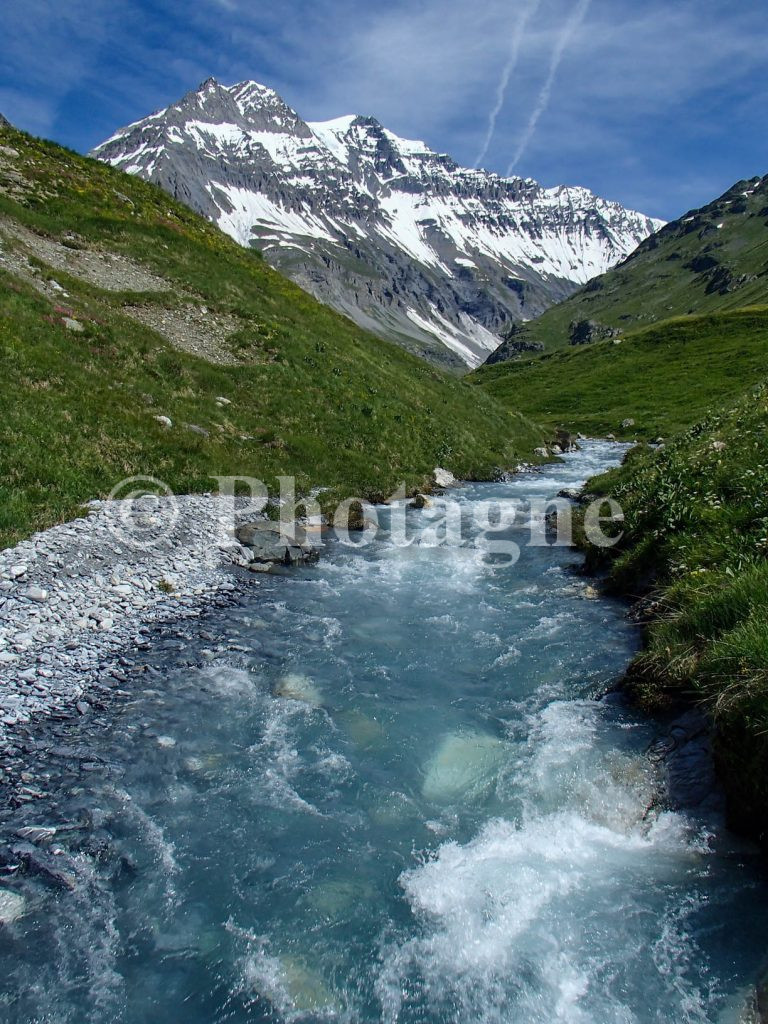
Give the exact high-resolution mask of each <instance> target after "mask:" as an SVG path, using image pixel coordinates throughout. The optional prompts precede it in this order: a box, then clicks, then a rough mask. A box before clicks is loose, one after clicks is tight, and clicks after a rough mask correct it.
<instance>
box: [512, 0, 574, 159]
mask: <svg viewBox="0 0 768 1024" xmlns="http://www.w3.org/2000/svg"><path fill="white" fill-rule="evenodd" d="M591 2H592V0H578V2H577V4H576V6H575V7H574V9H573V11H572V12H571V14H570V17H569V18H568V20H567V21H566V23H565V25H564V26H563V31H562V32H561V33H560V35H559V37H558V39H557V42H556V43H555V48H554V50H553V51H552V57H551V59H550V62H549V71H548V73H547V77H546V80H545V82H544V85H543V86H542V88H541V92H540V93H539V98H538V100H537V102H536V106H535V107H534V108H533V111H532V113H531V116H530V117H529V119H528V124H527V125H526V126H525V130H524V131H523V134H522V137H521V139H520V142H519V143H518V145H517V149H516V150H515V155H514V156H513V158H512V160H511V161H510V164H509V166H508V167H507V177H509V176H510V175H511V174H512V173H513V172H514V170H515V169H516V167H517V166H518V164H519V163H520V161H521V160H522V158H523V156H524V154H525V152H526V150H527V149H528V145H529V143H530V141H531V139H532V138H533V133H534V132H535V131H536V127H537V125H538V123H539V121H540V120H541V118H542V117H543V115H544V114H545V113H546V110H547V108H548V107H549V103H550V100H551V99H552V89H553V87H554V84H555V79H556V78H557V72H558V71H559V70H560V65H561V64H562V62H563V57H564V56H565V52H566V50H567V49H568V46H569V44H570V43H571V41H572V40H573V38H574V36H575V35H576V33H577V32H578V30H579V28H580V26H581V23H582V22H583V21H584V18H585V17H586V15H587V11H588V10H589V7H590V4H591Z"/></svg>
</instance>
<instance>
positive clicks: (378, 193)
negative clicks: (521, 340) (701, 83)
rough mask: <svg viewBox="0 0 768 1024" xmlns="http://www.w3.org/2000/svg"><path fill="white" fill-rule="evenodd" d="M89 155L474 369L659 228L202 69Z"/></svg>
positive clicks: (318, 292)
mask: <svg viewBox="0 0 768 1024" xmlns="http://www.w3.org/2000/svg"><path fill="white" fill-rule="evenodd" d="M94 155H95V156H97V157H99V158H100V159H101V160H104V161H106V162H108V163H110V164H113V165H115V166H116V167H120V168H121V169H122V170H125V171H128V172H129V173H131V174H138V175H141V176H142V177H144V178H146V179H147V180H149V181H152V182H155V183H157V184H158V185H161V186H162V187H163V188H164V189H166V190H167V191H168V192H170V193H171V194H173V195H174V196H176V197H177V198H179V199H181V200H182V201H184V202H185V203H187V204H188V205H189V206H191V207H193V208H194V209H195V210H197V211H198V212H200V213H202V214H204V215H205V216H207V217H209V218H210V219H211V220H213V221H215V222H216V223H217V224H218V225H219V226H220V227H221V228H222V229H223V230H224V231H226V232H227V233H228V234H230V235H231V236H232V237H233V238H235V239H237V241H239V242H240V243H242V244H243V245H246V246H247V245H254V246H256V247H258V248H259V249H260V250H261V251H262V252H263V253H264V256H265V258H266V259H267V260H268V261H269V262H270V263H271V264H272V265H273V266H275V267H277V268H278V269H280V270H282V271H283V272H284V273H285V274H287V275H288V276H289V277H291V278H292V279H293V280H294V281H296V282H298V283H299V284H300V285H302V286H303V287H304V288H306V289H307V290H308V291H310V292H311V293H312V294H314V295H315V296H316V297H317V298H319V299H321V300H322V301H324V302H327V303H328V304H330V305H332V306H334V307H335V308H336V309H338V310H340V311H341V312H343V313H346V314H347V315H348V316H350V317H351V318H352V319H353V320H355V321H357V322H358V323H360V324H361V325H362V326H364V327H367V328H369V329H371V330H373V331H375V332H377V333H378V334H381V335H384V336H386V337H389V338H391V339H393V340H395V341H398V342H400V343H401V344H403V345H405V346H406V347H408V348H410V349H412V350H415V351H419V352H420V353H421V354H423V355H427V356H428V357H430V358H432V359H436V360H438V361H442V362H445V363H454V364H459V365H460V362H461V363H464V364H467V365H470V366H475V365H477V364H478V363H480V362H482V361H483V359H484V358H485V357H486V356H487V355H488V353H489V352H491V351H493V350H494V349H495V348H496V347H497V346H498V344H499V343H500V340H501V339H500V334H501V333H503V332H504V330H505V329H506V328H508V327H509V326H510V324H511V323H512V322H514V321H520V320H527V319H530V318H532V317H535V316H537V315H538V314H540V313H542V312H543V311H544V310H545V309H547V308H548V307H549V306H551V305H552V304H553V303H554V302H556V301H559V300H560V299H563V298H566V297H567V296H568V295H570V294H571V293H572V292H573V291H574V290H575V289H576V288H577V287H578V285H581V284H584V283H585V282H586V281H588V280H589V279H590V278H592V277H595V276H596V275H598V274H602V273H604V272H605V271H606V270H608V269H609V268H610V267H612V266H614V265H615V264H616V263H618V262H619V261H620V260H621V259H623V258H624V257H625V256H626V255H628V253H630V252H631V251H632V250H633V249H635V247H636V246H637V245H638V244H639V243H640V242H641V241H642V240H643V239H644V238H646V237H647V236H648V235H649V234H650V233H651V232H653V231H654V230H656V229H657V228H659V227H660V226H661V224H662V222H660V221H654V220H652V219H651V218H649V217H645V216H643V215H642V214H639V213H634V212H632V211H629V210H625V209H624V208H623V207H622V206H620V205H619V204H618V203H612V202H608V201H606V200H603V199H599V198H598V197H596V196H594V195H593V194H592V193H591V192H589V191H587V190H586V189H584V188H566V187H559V188H552V189H545V188H542V186H540V185H538V184H537V183H536V182H535V181H532V180H531V179H522V178H500V177H499V176H498V175H495V174H489V173H487V172H485V171H473V170H467V169H466V168H463V167H459V166H458V165H457V164H456V163H455V161H453V160H452V159H451V158H450V157H449V156H445V155H443V154H439V153H435V152H433V151H432V150H430V149H429V148H428V147H427V146H426V145H425V144H424V143H423V142H414V141H411V140H407V139H401V138H398V136H396V135H394V134H393V133H392V132H390V131H387V129H386V128H384V127H383V126H382V125H381V124H379V122H378V121H376V120H375V119H374V118H372V117H358V116H352V115H350V116H348V117H340V118H337V119H336V120H333V121H324V122H319V123H307V122H305V121H303V120H302V119H301V118H300V117H299V115H298V114H297V113H296V112H295V111H294V110H291V108H290V107H289V106H287V104H286V103H284V102H283V100H282V99H281V98H280V97H279V96H278V94H277V93H276V92H275V91H274V90H273V89H270V88H268V87H266V86H263V85H259V84H258V83H256V82H242V83H240V84H239V85H235V86H231V87H226V86H222V85H220V84H219V83H218V82H216V81H215V80H214V79H209V80H208V81H207V82H204V83H203V84H202V85H201V86H200V88H199V89H197V90H196V91H194V92H190V93H188V94H187V95H186V96H185V97H184V98H183V99H182V100H180V101H179V102H178V103H175V104H173V105H172V106H170V107H167V108H166V109H165V110H160V111H158V112H157V113H154V114H151V115H150V116H149V117H146V118H144V119H143V120H141V121H138V122H136V123H135V124H132V125H129V126H128V127H127V128H123V129H122V130H121V131H119V132H117V134H115V135H113V136H112V138H110V139H108V140H107V141H106V142H104V143H102V145H100V146H99V147H97V149H96V150H95V151H94Z"/></svg>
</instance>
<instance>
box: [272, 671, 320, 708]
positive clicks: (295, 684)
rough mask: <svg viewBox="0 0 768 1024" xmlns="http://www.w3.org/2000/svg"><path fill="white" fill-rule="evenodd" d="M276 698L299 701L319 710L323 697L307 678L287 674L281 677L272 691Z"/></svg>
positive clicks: (294, 673) (295, 673)
mask: <svg viewBox="0 0 768 1024" xmlns="http://www.w3.org/2000/svg"><path fill="white" fill-rule="evenodd" d="M273 693H274V695H275V696H276V697H283V698H285V699H287V700H299V701H302V702H303V703H305V704H311V705H312V707H316V708H319V707H321V706H322V703H323V695H322V693H321V692H320V690H319V689H318V688H317V687H316V686H315V684H314V683H313V682H312V680H311V679H310V678H309V676H305V675H302V674H301V673H299V672H289V673H287V674H286V675H284V676H281V677H280V679H278V681H277V683H276V684H275V688H274V691H273Z"/></svg>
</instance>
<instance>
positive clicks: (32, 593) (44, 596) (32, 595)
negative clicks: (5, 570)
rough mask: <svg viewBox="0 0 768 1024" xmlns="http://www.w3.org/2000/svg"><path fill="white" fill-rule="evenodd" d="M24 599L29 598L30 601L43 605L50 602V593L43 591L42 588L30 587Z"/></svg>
mask: <svg viewBox="0 0 768 1024" xmlns="http://www.w3.org/2000/svg"><path fill="white" fill-rule="evenodd" d="M24 597H27V598H29V600H30V601H37V602H38V603H39V604H42V603H43V602H44V601H47V600H48V591H47V590H43V588H42V587H30V588H29V589H28V590H27V591H26V592H25V594H24Z"/></svg>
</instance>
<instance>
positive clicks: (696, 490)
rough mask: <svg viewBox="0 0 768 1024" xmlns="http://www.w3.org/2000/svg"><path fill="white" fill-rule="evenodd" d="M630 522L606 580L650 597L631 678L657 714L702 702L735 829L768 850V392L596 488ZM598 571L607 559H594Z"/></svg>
mask: <svg viewBox="0 0 768 1024" xmlns="http://www.w3.org/2000/svg"><path fill="white" fill-rule="evenodd" d="M589 489H590V491H595V492H597V493H604V494H610V495H611V496H612V497H614V498H616V499H617V500H618V501H619V502H620V504H621V505H622V508H623V510H624V514H625V517H626V521H625V524H624V527H625V534H624V537H623V539H622V541H621V542H620V544H619V545H618V546H617V548H616V549H614V550H613V552H612V554H611V557H610V560H609V562H608V565H607V568H608V571H609V584H610V585H611V586H612V587H614V588H615V589H617V590H619V591H621V592H622V593H625V594H635V595H640V594H645V593H648V592H650V594H651V598H652V602H653V603H652V604H651V605H650V606H649V608H648V611H649V614H650V624H649V625H648V629H647V646H646V649H645V650H644V651H643V653H641V655H640V656H639V657H638V658H637V660H636V662H635V663H634V665H633V666H632V669H631V671H630V674H629V678H628V684H629V687H630V690H631V691H632V692H633V693H634V694H635V696H636V697H637V698H638V699H639V700H640V702H641V703H642V704H644V705H645V706H646V707H648V708H651V709H654V708H659V707H665V706H668V705H669V704H670V703H674V702H676V701H678V700H680V699H682V700H685V701H690V700H694V701H697V702H703V703H704V705H705V706H706V707H707V708H708V709H709V710H710V712H711V715H712V719H713V721H714V724H715V728H716V737H717V758H718V761H719V764H720V768H721V776H722V778H723V780H724V782H725V784H726V787H727V789H728V793H729V797H730V809H731V817H732V821H733V824H735V825H737V826H738V827H740V828H742V829H744V830H746V831H749V832H751V833H753V834H754V833H758V834H760V836H761V838H763V839H764V840H765V839H766V838H768V384H765V383H763V384H760V385H758V386H756V387H754V388H752V389H750V390H749V392H748V393H747V395H746V397H744V398H742V399H741V400H740V401H739V402H738V403H737V404H735V405H734V406H732V407H731V408H729V409H727V410H726V411H725V412H721V413H718V414H712V415H710V416H708V417H706V418H704V419H703V420H702V421H701V422H699V423H698V424H696V425H695V426H694V427H691V428H690V429H688V430H687V431H685V432H684V433H682V434H681V435H679V436H678V437H676V438H675V439H674V440H673V441H671V442H669V443H668V444H667V445H665V446H664V447H663V448H662V449H661V450H659V451H656V452H654V451H652V450H650V449H648V448H638V449H635V450H633V451H632V452H631V453H630V456H629V457H628V459H627V460H626V463H625V465H624V466H623V467H622V468H620V469H618V470H614V471H613V472H611V473H608V474H606V475H605V476H603V477H599V478H597V479H596V480H593V481H591V482H590V484H589ZM589 557H590V559H591V561H592V563H593V567H596V566H595V563H596V561H597V552H596V550H595V549H592V551H591V553H590V556H589Z"/></svg>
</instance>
